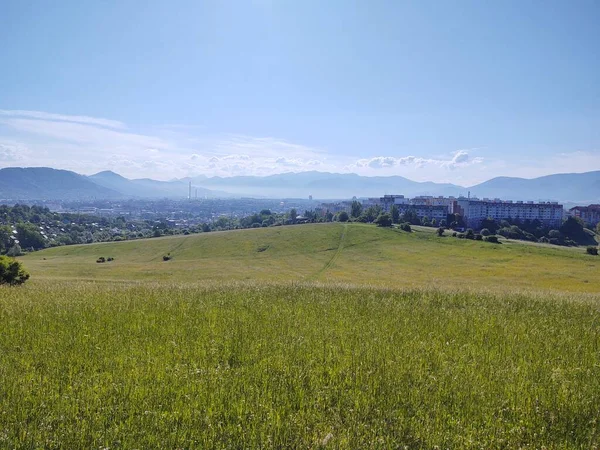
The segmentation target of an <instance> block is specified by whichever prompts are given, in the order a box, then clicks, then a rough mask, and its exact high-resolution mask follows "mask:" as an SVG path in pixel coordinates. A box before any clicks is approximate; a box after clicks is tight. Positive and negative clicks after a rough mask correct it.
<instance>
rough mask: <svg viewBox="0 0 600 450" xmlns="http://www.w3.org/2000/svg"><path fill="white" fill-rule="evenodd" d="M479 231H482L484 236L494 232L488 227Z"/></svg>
mask: <svg viewBox="0 0 600 450" xmlns="http://www.w3.org/2000/svg"><path fill="white" fill-rule="evenodd" d="M479 233H481V235H482V236H489V235H490V234H492V233H490V230H488V229H487V228H483V229H482V230H481V231H480V232H479Z"/></svg>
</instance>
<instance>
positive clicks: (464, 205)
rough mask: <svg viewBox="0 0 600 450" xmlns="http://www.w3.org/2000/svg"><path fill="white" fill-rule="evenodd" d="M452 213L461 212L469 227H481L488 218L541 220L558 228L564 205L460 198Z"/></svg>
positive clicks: (454, 203)
mask: <svg viewBox="0 0 600 450" xmlns="http://www.w3.org/2000/svg"><path fill="white" fill-rule="evenodd" d="M450 213H451V214H460V215H461V216H462V217H463V220H464V222H465V224H466V225H467V227H469V228H475V229H477V228H479V227H480V225H481V221H482V220H483V219H486V218H490V219H494V220H495V221H497V222H499V221H501V220H515V219H519V220H521V221H525V220H531V221H532V220H539V221H540V222H541V223H542V224H543V225H545V226H547V227H553V228H558V227H560V225H561V224H562V221H563V215H564V211H563V206H562V205H560V204H558V202H540V203H534V202H531V201H530V202H522V201H517V202H513V201H510V200H509V201H502V200H499V199H494V200H490V199H483V200H479V199H473V198H470V199H469V198H459V199H458V200H456V201H455V202H453V204H452V205H451V207H450Z"/></svg>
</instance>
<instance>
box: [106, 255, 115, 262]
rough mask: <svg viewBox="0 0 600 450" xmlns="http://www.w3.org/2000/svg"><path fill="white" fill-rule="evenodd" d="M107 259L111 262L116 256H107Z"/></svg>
mask: <svg viewBox="0 0 600 450" xmlns="http://www.w3.org/2000/svg"><path fill="white" fill-rule="evenodd" d="M106 260H107V261H108V262H110V261H114V260H115V258H113V257H112V256H109V257H108V258H106Z"/></svg>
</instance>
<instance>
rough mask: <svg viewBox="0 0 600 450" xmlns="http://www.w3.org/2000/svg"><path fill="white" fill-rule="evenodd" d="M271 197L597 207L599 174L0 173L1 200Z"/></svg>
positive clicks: (16, 170) (36, 169) (44, 169)
mask: <svg viewBox="0 0 600 450" xmlns="http://www.w3.org/2000/svg"><path fill="white" fill-rule="evenodd" d="M189 183H191V184H192V197H195V196H196V192H197V196H198V197H199V198H227V197H270V198H306V197H308V196H309V195H312V196H313V198H315V199H347V198H351V197H353V196H356V197H379V196H382V195H384V194H404V195H406V196H409V197H413V196H417V195H436V196H437V195H444V196H449V195H453V196H459V195H467V194H468V193H470V194H471V196H477V197H479V198H484V197H489V198H501V199H505V200H509V199H510V200H534V201H537V200H555V201H559V202H562V203H569V204H570V203H578V204H588V203H600V171H594V172H585V173H570V174H555V175H548V176H544V177H539V178H532V179H525V178H511V177H497V178H493V179H491V180H489V181H486V182H484V183H481V184H477V185H474V186H470V187H463V186H458V185H454V184H448V183H434V182H416V181H412V180H409V179H407V178H404V177H400V176H390V177H364V176H360V175H357V174H338V173H327V172H301V173H283V174H278V175H271V176H266V177H257V176H237V177H206V176H199V177H193V178H182V179H178V180H172V181H156V180H151V179H147V178H145V179H128V178H125V177H122V176H121V175H118V174H116V173H114V172H111V171H104V172H100V173H97V174H94V175H90V176H85V175H80V174H77V173H75V172H71V171H68V170H58V169H52V168H47V167H28V168H19V167H10V168H4V169H0V199H4V200H10V201H18V200H84V199H120V198H155V199H156V198H174V199H175V198H179V199H183V198H187V196H188V192H189Z"/></svg>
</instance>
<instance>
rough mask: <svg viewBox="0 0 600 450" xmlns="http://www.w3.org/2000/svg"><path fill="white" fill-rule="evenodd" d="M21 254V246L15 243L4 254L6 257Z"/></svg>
mask: <svg viewBox="0 0 600 450" xmlns="http://www.w3.org/2000/svg"><path fill="white" fill-rule="evenodd" d="M22 254H23V250H22V249H21V246H20V245H19V244H17V243H16V242H15V244H14V245H13V246H12V247H11V248H9V249H8V251H7V252H6V255H7V256H12V257H15V256H21V255H22Z"/></svg>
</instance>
